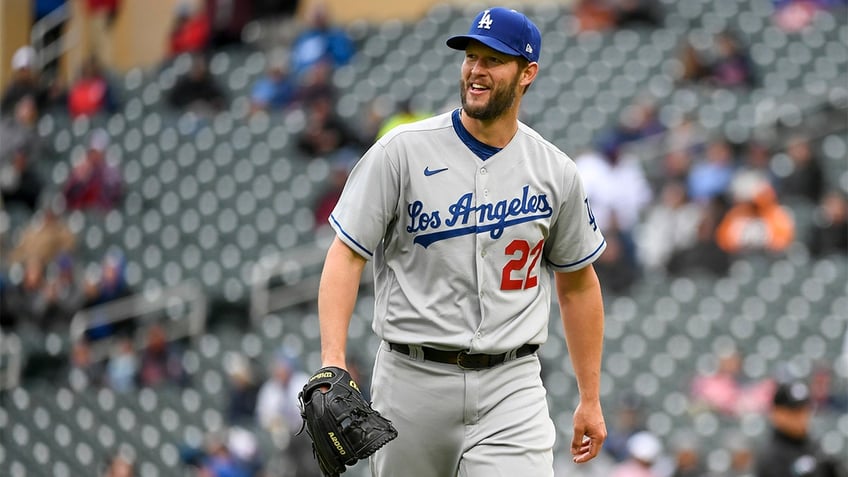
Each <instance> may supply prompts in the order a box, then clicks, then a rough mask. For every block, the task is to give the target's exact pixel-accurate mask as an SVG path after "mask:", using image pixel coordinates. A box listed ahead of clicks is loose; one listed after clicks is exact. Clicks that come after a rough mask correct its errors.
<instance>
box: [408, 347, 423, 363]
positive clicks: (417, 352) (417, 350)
mask: <svg viewBox="0 0 848 477" xmlns="http://www.w3.org/2000/svg"><path fill="white" fill-rule="evenodd" d="M409 357H410V358H412V359H414V360H415V361H424V350H423V349H421V345H409Z"/></svg>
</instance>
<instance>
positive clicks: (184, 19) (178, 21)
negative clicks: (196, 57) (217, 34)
mask: <svg viewBox="0 0 848 477" xmlns="http://www.w3.org/2000/svg"><path fill="white" fill-rule="evenodd" d="M211 29H212V26H211V24H210V20H209V15H208V14H207V12H206V9H205V8H204V7H203V6H195V4H194V3H192V2H187V1H182V2H180V3H178V4H177V6H176V10H175V11H174V24H173V25H172V26H171V33H170V36H169V44H168V55H169V56H170V57H172V58H173V57H175V56H177V55H180V54H182V53H202V52H203V51H205V50H206V48H207V47H208V46H209V38H210V36H211V34H212V33H211Z"/></svg>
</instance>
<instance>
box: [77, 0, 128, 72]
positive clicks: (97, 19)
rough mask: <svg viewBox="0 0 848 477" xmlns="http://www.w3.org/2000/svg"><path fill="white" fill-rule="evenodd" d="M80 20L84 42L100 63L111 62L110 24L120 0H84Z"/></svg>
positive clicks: (116, 12) (112, 23)
mask: <svg viewBox="0 0 848 477" xmlns="http://www.w3.org/2000/svg"><path fill="white" fill-rule="evenodd" d="M84 1H85V11H84V13H85V14H84V15H82V16H81V18H80V21H82V22H83V24H82V25H81V30H82V32H83V35H85V36H84V44H85V45H86V46H87V48H89V51H90V52H91V54H92V56H94V58H96V59H97V61H98V62H99V63H100V64H103V65H111V64H112V60H113V58H112V43H113V39H112V26H113V25H114V24H115V19H116V18H117V17H118V8H119V7H120V5H119V4H120V3H121V0H84Z"/></svg>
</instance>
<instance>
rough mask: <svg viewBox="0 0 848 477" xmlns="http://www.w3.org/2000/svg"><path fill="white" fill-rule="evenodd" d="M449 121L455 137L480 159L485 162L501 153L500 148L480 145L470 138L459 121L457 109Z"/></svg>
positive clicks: (472, 137)
mask: <svg viewBox="0 0 848 477" xmlns="http://www.w3.org/2000/svg"><path fill="white" fill-rule="evenodd" d="M451 120H452V121H453V130H454V131H456V135H457V136H459V139H460V141H462V142H463V143H464V144H465V145H466V146H468V149H471V152H473V153H474V154H475V155H476V156H477V157H479V158H480V159H483V160H484V161H485V160H486V159H488V158H490V157H492V156H494V155H495V154H497V153H499V152H500V151H501V149H502V148H500V147H495V146H490V145H488V144H485V143H482V142H480V141H478V140H477V139H476V138H475V137H474V136H472V135H471V133H470V132H468V130H467V129H465V126H463V125H462V121H461V120H460V119H459V109H455V110H454V111H453V114H451Z"/></svg>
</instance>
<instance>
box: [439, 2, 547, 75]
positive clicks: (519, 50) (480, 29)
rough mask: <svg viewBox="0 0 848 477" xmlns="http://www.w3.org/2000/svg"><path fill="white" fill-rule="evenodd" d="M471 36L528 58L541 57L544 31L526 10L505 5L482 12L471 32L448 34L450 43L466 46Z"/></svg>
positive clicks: (455, 45)
mask: <svg viewBox="0 0 848 477" xmlns="http://www.w3.org/2000/svg"><path fill="white" fill-rule="evenodd" d="M470 40H476V41H479V42H480V43H483V44H484V45H486V46H488V47H489V48H492V49H494V50H497V51H499V52H501V53H504V54H507V55H512V56H523V57H524V58H526V59H527V61H531V62H533V61H539V52H540V50H541V48H542V34H541V33H540V32H539V29H538V28H537V27H536V25H534V24H533V22H532V21H530V19H529V18H527V17H526V16H524V14H522V13H519V12H517V11H515V10H510V9H508V8H503V7H494V8H488V9H486V10H483V11H482V12H480V13H478V14H477V16H476V17H475V18H474V21H472V22H471V28H469V31H468V34H467V35H457V36H452V37H450V38H448V41H447V45H448V46H449V47H451V48H453V49H455V50H464V49H465V47H466V46H468V42H469V41H470Z"/></svg>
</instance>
